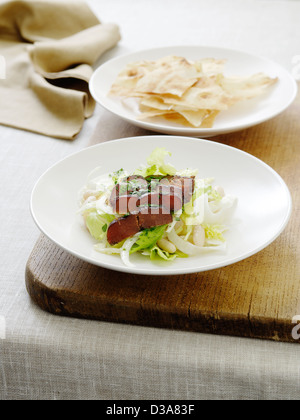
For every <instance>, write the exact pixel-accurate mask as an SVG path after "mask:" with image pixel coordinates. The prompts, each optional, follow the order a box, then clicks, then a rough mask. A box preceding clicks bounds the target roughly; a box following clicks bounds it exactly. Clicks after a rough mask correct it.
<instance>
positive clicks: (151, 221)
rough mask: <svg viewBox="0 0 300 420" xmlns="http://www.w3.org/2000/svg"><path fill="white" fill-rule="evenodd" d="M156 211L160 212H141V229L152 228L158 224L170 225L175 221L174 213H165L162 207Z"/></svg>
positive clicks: (139, 216)
mask: <svg viewBox="0 0 300 420" xmlns="http://www.w3.org/2000/svg"><path fill="white" fill-rule="evenodd" d="M156 211H159V213H158V214H155V213H153V212H152V211H151V213H150V212H148V213H146V212H145V213H143V211H141V212H140V213H139V215H138V219H139V225H140V229H141V230H145V229H151V228H153V227H157V226H163V225H169V224H170V223H172V222H173V216H172V214H170V213H169V214H164V212H163V209H162V208H160V209H156Z"/></svg>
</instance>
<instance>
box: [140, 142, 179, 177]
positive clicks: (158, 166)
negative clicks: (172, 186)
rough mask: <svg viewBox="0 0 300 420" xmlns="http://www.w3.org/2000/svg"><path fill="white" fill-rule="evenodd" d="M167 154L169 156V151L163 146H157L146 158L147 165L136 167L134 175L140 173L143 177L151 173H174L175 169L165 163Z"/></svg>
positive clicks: (165, 174)
mask: <svg viewBox="0 0 300 420" xmlns="http://www.w3.org/2000/svg"><path fill="white" fill-rule="evenodd" d="M167 156H171V153H170V152H168V151H167V150H166V149H165V148H163V147H157V148H156V149H154V150H153V152H152V153H151V155H150V156H149V158H148V159H147V163H148V167H145V168H144V167H141V168H138V169H137V170H136V171H135V175H142V176H143V177H144V178H147V177H149V176H152V175H163V176H167V175H175V174H176V169H175V168H174V166H173V165H170V164H167V163H165V159H166V157H167Z"/></svg>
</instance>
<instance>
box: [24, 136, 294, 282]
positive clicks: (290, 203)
mask: <svg viewBox="0 0 300 420" xmlns="http://www.w3.org/2000/svg"><path fill="white" fill-rule="evenodd" d="M161 137H164V139H168V140H171V139H172V138H173V137H175V138H177V139H179V141H183V142H186V141H187V140H189V141H193V142H197V143H210V144H211V145H213V146H214V147H221V148H226V149H230V150H234V151H235V152H236V153H238V154H241V155H244V156H247V157H248V158H249V157H250V158H251V159H253V160H255V161H257V162H258V163H260V164H261V165H262V166H264V167H265V168H266V169H267V170H269V171H270V172H271V173H272V174H273V176H275V178H277V180H278V181H279V183H280V184H281V186H282V187H283V189H284V190H285V193H286V196H287V209H288V210H287V214H286V215H285V219H284V220H283V222H282V225H281V227H280V228H279V229H278V231H276V233H275V234H274V235H272V237H271V238H270V239H269V240H268V241H267V242H265V243H264V244H262V245H261V246H259V247H257V248H255V249H252V250H249V251H248V252H245V253H244V254H243V255H240V256H239V257H236V258H233V259H231V260H230V261H228V263H226V264H224V262H223V263H222V262H219V263H216V264H212V265H210V266H209V267H206V268H203V269H201V267H200V268H199V267H194V268H190V269H188V268H181V269H178V268H169V269H168V271H166V270H164V271H160V268H157V269H153V270H151V269H147V271H146V270H145V269H139V268H138V267H127V266H125V265H124V266H122V265H120V266H117V267H112V265H113V264H108V263H101V261H95V260H94V259H93V258H89V257H83V256H82V255H80V254H79V253H78V252H76V251H72V249H70V248H68V247H66V246H64V245H62V244H61V243H59V241H57V240H55V239H54V238H53V236H52V235H51V234H49V233H48V232H47V231H46V229H44V228H43V226H42V225H41V224H40V222H39V221H38V217H37V216H36V214H35V211H34V205H33V201H34V198H35V193H36V190H37V188H38V186H39V184H40V182H41V181H42V180H43V179H44V177H46V176H47V175H48V173H49V172H51V171H52V170H53V169H54V168H55V167H56V166H58V165H60V164H62V163H63V162H64V161H66V160H69V159H72V158H73V157H74V156H78V155H80V154H81V153H82V152H85V151H87V150H91V149H95V148H101V147H103V146H104V145H107V144H117V143H120V142H127V141H140V140H142V141H149V138H150V139H151V138H152V139H153V138H156V139H158V138H161ZM29 207H30V213H31V216H32V218H33V220H34V222H35V224H36V226H37V227H38V229H39V230H40V231H41V232H42V233H43V234H44V235H45V236H46V237H47V238H48V239H49V240H50V241H51V242H52V243H54V244H56V245H57V246H58V247H60V248H61V249H63V250H64V251H66V252H67V253H69V254H71V255H73V256H74V257H77V258H79V259H80V260H81V261H85V262H87V263H90V264H92V265H94V266H95V265H96V266H98V267H102V268H105V269H108V270H111V271H117V272H122V273H127V274H135V275H143V276H161V277H165V276H173V275H185V274H194V273H201V272H208V271H213V270H216V269H220V268H224V267H227V266H231V265H234V264H236V263H238V262H241V261H243V260H245V259H248V258H249V257H251V256H254V255H256V254H258V253H259V252H261V251H262V250H264V249H265V248H267V247H268V246H269V245H270V244H272V243H273V242H274V241H275V240H276V239H277V238H278V237H279V236H280V235H281V234H282V233H283V231H284V230H285V228H286V227H287V225H288V223H289V221H290V218H291V215H292V211H293V199H292V195H291V192H290V190H289V188H288V186H287V184H286V182H285V181H284V179H283V178H282V177H281V176H280V175H279V173H278V172H276V171H275V170H274V169H273V168H272V167H271V166H270V165H268V164H267V163H266V162H264V161H263V160H261V159H259V158H257V157H256V156H254V155H252V154H250V153H248V152H245V151H244V150H241V149H238V148H235V147H233V146H229V145H227V144H224V143H218V142H214V141H211V140H207V139H195V138H194V137H186V136H164V135H162V134H161V135H153V136H137V137H128V138H120V139H115V140H111V141H109V142H104V143H98V144H96V145H93V146H89V147H86V148H84V149H82V150H79V151H77V152H74V153H72V154H70V155H68V156H65V157H64V158H62V159H60V160H58V161H57V162H56V163H55V164H53V165H51V166H50V167H49V168H48V169H47V170H46V171H45V172H44V173H43V174H42V175H41V176H40V177H39V178H38V180H37V181H36V183H35V184H34V187H33V189H32V192H31V196H30V203H29ZM91 246H92V244H91Z"/></svg>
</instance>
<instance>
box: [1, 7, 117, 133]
mask: <svg viewBox="0 0 300 420" xmlns="http://www.w3.org/2000/svg"><path fill="white" fill-rule="evenodd" d="M119 40H120V32H119V28H118V26H117V25H115V24H112V23H106V24H101V23H100V22H99V20H98V19H97V18H96V16H95V15H94V14H93V13H92V11H91V10H90V8H89V7H88V5H87V4H85V3H83V2H79V1H74V0H69V1H56V0H55V1H51V0H48V1H45V0H44V1H42V0H40V1H37V0H35V1H34V0H23V1H10V2H5V3H3V2H0V65H2V67H3V66H5V69H3V68H2V69H0V70H2V71H0V124H3V125H8V126H11V127H15V128H20V129H23V130H29V131H33V132H37V133H40V134H44V135H47V136H51V137H57V138H63V139H69V140H72V139H74V138H75V137H76V135H77V134H78V133H79V132H80V130H81V128H82V125H83V123H84V120H85V118H88V117H90V116H91V115H92V114H93V111H94V108H95V102H94V100H93V99H92V98H91V95H90V94H89V90H88V82H89V80H90V77H91V75H92V72H93V68H92V65H93V64H94V63H95V62H96V61H97V60H98V59H99V58H100V56H101V55H102V54H103V53H104V52H105V51H107V50H108V49H110V48H112V47H114V46H115V45H116V44H117V43H118V41H119ZM4 70H5V71H4ZM4 73H5V74H4ZM1 75H2V77H1Z"/></svg>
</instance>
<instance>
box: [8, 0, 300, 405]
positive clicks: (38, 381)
mask: <svg viewBox="0 0 300 420" xmlns="http://www.w3.org/2000/svg"><path fill="white" fill-rule="evenodd" d="M89 4H90V6H91V7H92V9H93V10H94V11H95V13H97V14H98V15H99V16H101V18H102V20H103V21H112V20H113V21H114V22H116V23H117V24H118V25H119V26H120V27H121V29H122V35H123V40H122V42H121V44H120V45H119V47H118V48H116V49H115V50H113V51H111V52H109V54H108V55H106V57H105V59H107V58H108V57H109V56H115V55H118V54H121V53H125V52H129V51H134V50H137V49H142V48H151V47H157V46H160V45H172V44H173V45H174V44H175V45H176V44H177V45H180V44H192V45H198V44H200V45H201V44H202V45H218V46H223V47H231V48H235V49H242V50H246V51H249V52H252V53H256V54H259V55H264V56H266V57H269V58H271V59H274V60H276V61H277V62H279V63H281V64H282V65H283V66H285V67H286V68H287V69H288V70H290V71H291V72H293V74H294V75H295V76H296V77H298V76H299V66H298V63H299V61H300V60H299V56H300V46H299V39H300V27H299V24H298V22H299V17H300V2H297V1H290V0H281V1H277V0H276V1H275V0H274V1H273V0H243V1H240V0H211V1H209V2H207V1H203V0H190V1H189V7H186V6H183V4H182V1H181V0H164V2H161V1H160V0H151V2H149V1H147V0H114V1H113V2H99V1H97V0H90V1H89ZM105 115H106V114H105V111H103V110H102V109H101V108H100V107H97V109H96V113H95V115H94V116H93V117H92V118H91V119H90V120H88V121H87V123H86V125H85V126H84V128H83V131H82V132H81V134H80V135H79V137H78V139H77V140H75V142H73V143H69V142H67V141H62V140H55V139H51V138H46V137H41V136H39V135H34V134H31V133H27V132H21V131H18V130H12V129H9V128H6V127H0V142H1V146H0V179H1V181H0V196H1V200H0V214H1V227H0V231H1V234H0V252H1V264H0V399H2V400H4V399H6V400H10V399H51V400H54V399H58V400H60V399H62V400H65V399H85V400H87V399H109V400H118V399H174V400H175V399H183V400H184V399H188V400H191V399H194V400H197V399H257V400H259V399H294V400H298V399H299V395H300V363H299V361H298V360H299V358H300V357H299V356H300V346H298V345H297V344H283V343H273V342H268V341H259V340H250V339H240V338H232V337H220V336H213V335H206V334H196V333H187V332H180V331H170V330H161V329H155V328H143V327H136V326H125V325H119V324H110V323H103V322H94V321H85V320H77V319H66V318H59V317H56V316H54V315H50V314H48V313H45V312H43V311H41V310H40V309H39V308H38V307H36V306H35V305H34V304H33V303H32V302H31V300H30V298H29V297H28V295H27V292H26V290H25V283H24V271H25V265H26V262H27V259H28V257H29V255H30V253H31V250H32V248H33V246H34V244H35V241H36V239H37V238H38V236H39V231H38V229H37V228H36V227H35V225H34V223H33V221H32V219H31V216H30V212H29V198H30V193H31V190H32V188H33V186H34V184H35V182H36V181H37V179H38V177H39V176H40V175H41V174H42V173H43V172H44V171H45V170H46V169H47V168H49V167H50V166H51V165H52V164H54V163H56V162H57V161H58V160H59V159H61V158H63V157H65V156H67V155H69V154H71V153H73V152H75V151H77V150H80V149H82V148H83V147H85V146H87V144H88V143H89V140H90V137H91V135H92V134H93V131H94V129H95V127H96V126H97V125H98V129H101V123H100V122H99V121H101V120H103V118H104V117H105ZM291 329H292V325H291Z"/></svg>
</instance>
